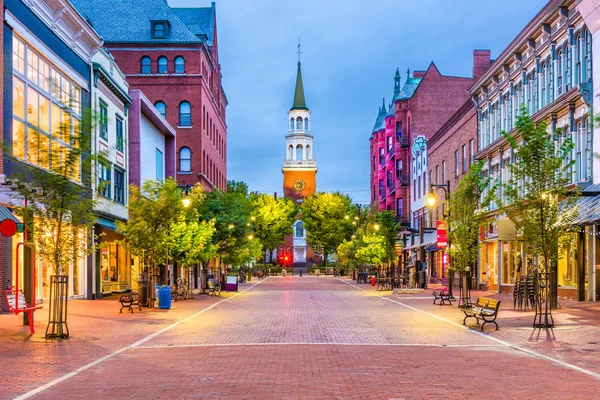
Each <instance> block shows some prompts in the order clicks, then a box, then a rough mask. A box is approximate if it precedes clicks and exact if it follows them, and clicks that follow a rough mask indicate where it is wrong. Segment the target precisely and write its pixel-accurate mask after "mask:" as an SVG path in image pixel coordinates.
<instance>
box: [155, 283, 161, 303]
mask: <svg viewBox="0 0 600 400" xmlns="http://www.w3.org/2000/svg"><path fill="white" fill-rule="evenodd" d="M161 287H162V285H155V286H154V298H155V299H156V301H157V302H158V293H159V292H160V288H161ZM157 304H158V303H157Z"/></svg>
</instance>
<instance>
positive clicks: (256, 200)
mask: <svg viewBox="0 0 600 400" xmlns="http://www.w3.org/2000/svg"><path fill="white" fill-rule="evenodd" d="M251 202H252V217H251V220H252V225H253V228H254V236H255V238H256V239H258V240H259V241H260V243H261V244H262V247H263V248H264V249H266V250H267V251H268V252H269V254H270V255H271V260H272V259H273V257H272V256H273V249H275V248H277V246H279V245H281V244H283V242H284V236H285V235H290V234H292V233H293V228H292V224H293V223H294V220H295V219H296V215H297V214H298V207H296V205H295V204H294V202H293V201H292V200H290V199H287V198H284V197H278V198H275V197H274V196H271V195H268V194H255V195H252V196H251Z"/></svg>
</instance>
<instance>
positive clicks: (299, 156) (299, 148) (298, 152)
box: [296, 144, 303, 161]
mask: <svg viewBox="0 0 600 400" xmlns="http://www.w3.org/2000/svg"><path fill="white" fill-rule="evenodd" d="M302 150H303V148H302V145H301V144H299V145H298V146H296V161H302V160H303V157H302Z"/></svg>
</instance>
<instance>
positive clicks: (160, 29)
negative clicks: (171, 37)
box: [154, 24, 165, 38]
mask: <svg viewBox="0 0 600 400" xmlns="http://www.w3.org/2000/svg"><path fill="white" fill-rule="evenodd" d="M154 37H156V38H162V37H165V26H164V25H163V24H155V25H154Z"/></svg>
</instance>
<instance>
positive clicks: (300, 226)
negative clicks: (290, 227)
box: [295, 221, 304, 237]
mask: <svg viewBox="0 0 600 400" xmlns="http://www.w3.org/2000/svg"><path fill="white" fill-rule="evenodd" d="M295 236H296V237H304V224H303V223H302V221H298V222H296V232H295Z"/></svg>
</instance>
